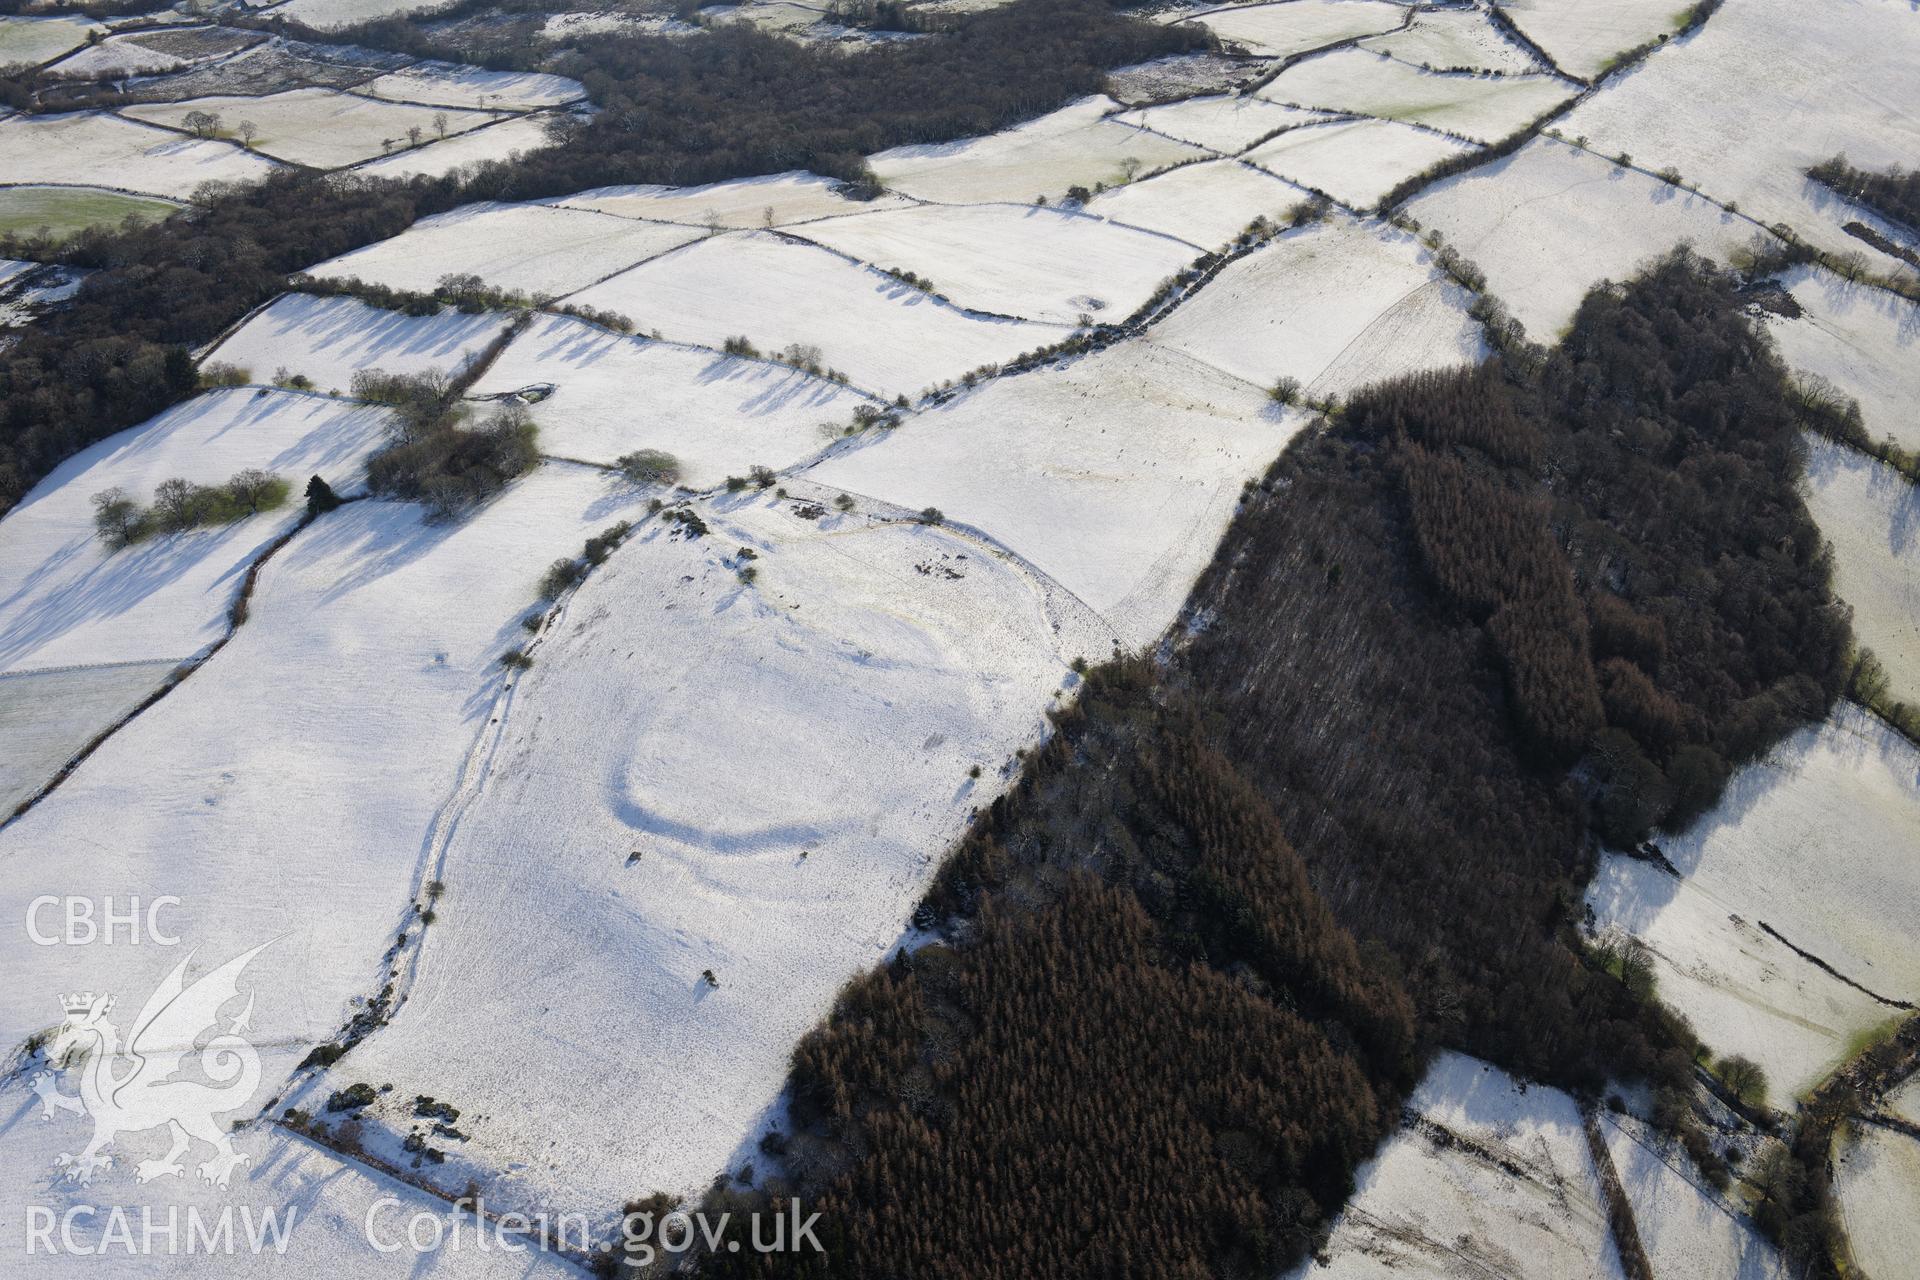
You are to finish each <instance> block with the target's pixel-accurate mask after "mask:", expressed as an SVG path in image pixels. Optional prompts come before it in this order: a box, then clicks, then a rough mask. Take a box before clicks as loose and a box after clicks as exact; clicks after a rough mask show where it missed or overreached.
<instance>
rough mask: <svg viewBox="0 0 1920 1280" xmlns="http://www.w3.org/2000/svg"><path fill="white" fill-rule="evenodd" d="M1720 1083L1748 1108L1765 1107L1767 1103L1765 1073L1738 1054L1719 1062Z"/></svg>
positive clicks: (1756, 1064)
mask: <svg viewBox="0 0 1920 1280" xmlns="http://www.w3.org/2000/svg"><path fill="white" fill-rule="evenodd" d="M1720 1083H1721V1084H1724V1085H1726V1086H1727V1089H1728V1091H1730V1092H1731V1093H1732V1094H1733V1096H1734V1097H1736V1098H1738V1099H1740V1101H1742V1102H1744V1103H1746V1104H1747V1105H1748V1106H1750V1107H1759V1106H1765V1105H1766V1101H1767V1073H1766V1072H1765V1071H1763V1070H1761V1069H1760V1064H1759V1063H1757V1062H1755V1061H1754V1060H1753V1059H1752V1058H1744V1057H1741V1056H1740V1055H1739V1054H1737V1053H1736V1054H1733V1055H1732V1056H1730V1057H1726V1058H1722V1059H1721V1060H1720Z"/></svg>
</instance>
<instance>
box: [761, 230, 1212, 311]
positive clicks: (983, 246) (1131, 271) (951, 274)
mask: <svg viewBox="0 0 1920 1280" xmlns="http://www.w3.org/2000/svg"><path fill="white" fill-rule="evenodd" d="M794 234H798V235H800V236H802V237H803V238H805V239H807V240H811V241H813V242H814V243H816V244H820V245H824V246H826V247H827V248H829V249H834V250H837V251H838V252H840V253H844V254H847V255H849V256H851V257H854V258H858V259H860V260H861V261H862V262H865V263H867V264H868V265H870V266H875V267H879V268H881V269H883V270H885V269H888V268H892V269H905V270H907V271H911V272H913V273H915V274H916V275H919V276H921V277H923V278H926V279H930V280H931V281H932V282H933V288H934V291H935V292H937V293H939V294H940V295H941V296H942V297H945V298H947V299H949V300H951V301H952V302H954V303H955V304H956V305H958V306H962V307H967V308H969V309H971V310H975V311H985V312H989V313H992V314H995V315H1012V316H1020V317H1022V318H1024V319H1028V320H1051V321H1054V322H1055V323H1058V324H1074V323H1077V322H1078V320H1079V318H1080V317H1081V316H1092V317H1094V318H1095V319H1098V320H1106V321H1119V320H1122V319H1124V318H1125V317H1127V316H1130V315H1132V314H1133V313H1134V312H1135V311H1136V310H1138V309H1139V308H1140V306H1141V304H1142V303H1144V302H1146V300H1147V299H1148V298H1150V297H1152V296H1153V292H1154V290H1155V289H1157V288H1159V287H1160V285H1161V283H1162V282H1163V281H1165V280H1166V279H1167V278H1168V277H1169V276H1171V275H1173V274H1174V272H1176V271H1178V270H1180V268H1182V267H1184V266H1186V265H1187V264H1188V263H1189V262H1191V261H1193V259H1194V258H1196V257H1198V256H1199V252H1200V246H1198V245H1195V244H1190V243H1188V242H1186V241H1184V240H1177V239H1175V238H1173V237H1172V236H1169V235H1165V234H1162V233H1160V232H1150V231H1142V230H1139V229H1137V228H1133V227H1126V226H1120V225H1116V224H1115V223H1113V222H1109V221H1105V220H1103V219H1099V218H1089V217H1087V216H1086V215H1084V214H1082V213H1078V212H1069V211H1066V210H1060V209H1034V208H1025V209H1021V208H1016V207H1013V206H1010V205H973V206H937V205H923V206H921V207H919V208H915V209H892V210H887V211H885V212H881V213H863V214H857V215H855V216H853V217H850V218H834V219H832V220H830V221H827V222H817V223H812V224H809V225H808V226H806V227H803V228H800V230H799V231H798V232H796V233H794Z"/></svg>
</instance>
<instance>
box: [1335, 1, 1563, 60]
mask: <svg viewBox="0 0 1920 1280" xmlns="http://www.w3.org/2000/svg"><path fill="white" fill-rule="evenodd" d="M1360 47H1361V48H1362V49H1372V50H1374V51H1376V52H1379V53H1387V54H1391V55H1393V56H1394V57H1396V58H1398V59H1400V60H1401V61H1402V62H1408V63H1412V64H1413V65H1414V66H1416V67H1429V68H1432V69H1433V70H1435V71H1449V70H1455V69H1458V68H1463V67H1472V68H1475V69H1477V70H1481V71H1495V72H1499V73H1501V74H1504V75H1514V74H1519V73H1522V72H1527V71H1542V70H1545V69H1546V68H1544V67H1543V66H1542V65H1541V64H1540V62H1539V61H1538V60H1537V59H1535V58H1534V56H1533V55H1532V54H1531V53H1529V52H1528V51H1527V50H1526V49H1525V48H1523V47H1522V46H1521V45H1519V44H1518V43H1516V42H1515V41H1513V40H1511V39H1509V38H1508V37H1507V36H1506V34H1505V33H1504V32H1502V31H1501V30H1500V29H1499V28H1498V27H1496V26H1494V25H1493V23H1492V21H1491V20H1490V19H1488V17H1487V16H1486V14H1484V13H1482V12H1481V11H1480V10H1479V9H1431V10H1426V11H1424V12H1420V13H1416V14H1415V15H1414V17H1413V21H1412V22H1411V23H1409V24H1408V25H1407V26H1406V27H1405V28H1404V29H1402V30H1400V31H1393V32H1389V33H1388V34H1386V35H1384V36H1374V37H1372V38H1371V39H1367V40H1362V41H1361V42H1360Z"/></svg>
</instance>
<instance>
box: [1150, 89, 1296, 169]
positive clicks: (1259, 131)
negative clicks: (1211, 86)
mask: <svg viewBox="0 0 1920 1280" xmlns="http://www.w3.org/2000/svg"><path fill="white" fill-rule="evenodd" d="M1329 118H1330V117H1329V116H1328V115H1327V114H1326V113H1325V112H1323V111H1302V110H1300V109H1298V108H1295V107H1288V106H1283V105H1281V104H1280V103H1278V102H1269V101H1267V100H1266V99H1265V98H1260V97H1253V96H1242V95H1240V94H1231V93H1228V94H1215V95H1212V96H1210V97H1204V98H1184V99H1182V100H1181V101H1179V102H1169V103H1167V104H1165V105H1164V106H1158V107H1142V108H1141V109H1140V110H1138V111H1128V112H1126V113H1124V114H1122V115H1118V116H1115V117H1114V119H1116V120H1119V121H1121V122H1123V123H1125V124H1133V125H1139V126H1140V127H1141V128H1142V129H1151V130H1153V131H1154V132H1155V133H1164V134H1166V135H1167V136H1168V137H1171V138H1177V139H1179V140H1180V141H1182V142H1191V143H1192V144H1193V145H1194V146H1196V147H1205V148H1206V149H1207V150H1209V151H1218V152H1221V153H1223V154H1226V155H1236V154H1238V153H1239V152H1242V151H1245V150H1246V149H1247V148H1248V147H1250V146H1252V145H1253V144H1254V143H1256V142H1259V141H1260V140H1261V139H1262V138H1265V137H1266V136H1267V135H1269V134H1272V133H1276V132H1278V131H1279V130H1281V129H1293V128H1297V127H1299V126H1300V125H1303V124H1317V123H1319V122H1321V121H1324V120H1327V119H1329Z"/></svg>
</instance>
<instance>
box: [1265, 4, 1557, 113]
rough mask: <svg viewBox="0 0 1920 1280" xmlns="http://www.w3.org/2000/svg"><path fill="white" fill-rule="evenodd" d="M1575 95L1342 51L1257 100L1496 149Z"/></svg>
mask: <svg viewBox="0 0 1920 1280" xmlns="http://www.w3.org/2000/svg"><path fill="white" fill-rule="evenodd" d="M1295 2H1296V3H1297V2H1298V0H1295ZM1575 92H1576V86H1574V85H1572V84H1569V83H1568V82H1566V81H1564V80H1561V79H1558V78H1556V77H1554V76H1547V75H1530V76H1483V75H1441V74H1438V73H1436V72H1432V71H1422V70H1421V69H1420V68H1418V67H1415V66H1409V65H1408V64H1407V63H1404V62H1401V61H1399V60H1398V59H1396V58H1392V57H1388V56H1386V55H1385V54H1381V53H1374V52H1372V51H1370V50H1366V49H1341V50H1338V51H1337V52H1334V53H1329V54H1327V55H1325V56H1324V57H1319V58H1308V59H1307V60H1306V61H1304V62H1301V63H1298V64H1296V65H1295V66H1292V67H1290V68H1288V69H1287V70H1286V71H1284V72H1282V73H1281V74H1280V77H1279V78H1278V79H1276V80H1274V81H1273V82H1272V83H1271V84H1268V85H1267V86H1266V87H1264V88H1262V89H1261V90H1260V96H1261V97H1263V98H1267V99H1269V100H1271V101H1274V102H1285V103H1290V104H1292V105H1294V106H1299V107H1318V108H1324V109H1327V110H1333V111H1348V112H1355V113H1358V114H1362V115H1369V116H1378V117H1380V118H1382V119H1386V120H1400V121H1404V122H1406V123H1409V124H1423V125H1426V126H1427V127H1428V128H1431V129H1442V130H1445V131H1446V132H1448V133H1456V134H1460V135H1463V136H1465V137H1468V138H1472V139H1473V140H1474V141H1476V142H1497V141H1499V140H1500V139H1502V138H1504V137H1506V136H1508V135H1509V134H1511V133H1513V132H1514V131H1516V130H1518V129H1520V128H1522V127H1524V126H1525V125H1527V124H1530V123H1532V122H1533V121H1534V120H1536V119H1538V118H1539V117H1540V116H1542V115H1544V114H1546V113H1547V112H1548V111H1551V110H1552V109H1553V108H1555V107H1557V106H1559V105H1560V104H1561V103H1563V102H1565V101H1566V100H1567V99H1569V98H1571V97H1572V96H1573V95H1574V93H1575Z"/></svg>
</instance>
